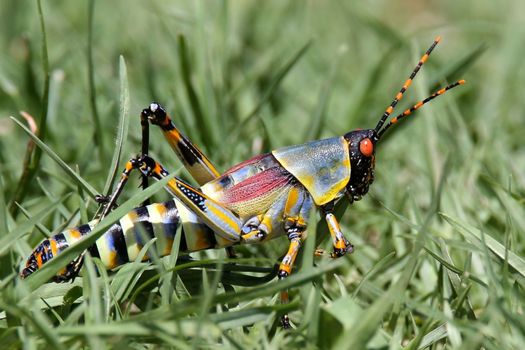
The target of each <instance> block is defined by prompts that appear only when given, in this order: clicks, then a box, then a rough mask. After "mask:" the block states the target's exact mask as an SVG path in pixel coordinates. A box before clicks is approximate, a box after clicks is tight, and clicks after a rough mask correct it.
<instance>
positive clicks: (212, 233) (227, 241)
mask: <svg viewBox="0 0 525 350" xmlns="http://www.w3.org/2000/svg"><path fill="white" fill-rule="evenodd" d="M439 40H440V39H439V37H437V38H436V39H435V41H434V42H433V44H432V45H431V46H430V48H429V49H428V50H427V51H426V53H425V54H424V55H423V57H422V58H421V60H420V61H419V63H418V64H417V66H416V67H415V69H414V70H413V71H412V74H411V75H410V78H409V79H408V80H407V81H406V82H405V84H404V85H403V87H402V88H401V90H400V91H399V93H398V94H397V95H396V97H395V99H394V100H393V101H392V103H391V104H390V106H389V107H388V108H387V109H386V111H385V112H384V114H383V116H382V117H381V119H380V120H379V122H378V124H377V126H376V127H375V128H374V129H369V130H355V131H351V132H349V133H347V134H345V135H344V136H340V137H333V138H329V139H324V140H319V141H311V142H308V143H306V144H303V145H298V146H290V147H284V148H279V149H277V150H274V151H272V152H271V153H267V154H262V155H259V156H256V157H254V158H252V159H249V160H247V161H245V162H242V163H240V164H238V165H236V166H234V167H233V168H231V169H229V170H228V171H226V172H225V173H224V174H222V175H221V174H220V173H219V172H218V171H217V169H216V168H215V167H214V166H213V164H212V163H211V162H210V161H209V159H208V158H207V157H206V156H205V155H204V154H203V153H202V152H201V151H200V150H199V148H198V147H197V146H196V145H194V144H193V143H192V142H191V141H190V140H189V139H188V138H187V137H185V136H184V135H183V134H182V133H181V132H180V131H179V130H178V129H177V128H176V127H175V125H174V124H173V122H172V121H171V119H170V117H169V116H168V115H167V114H166V112H165V110H164V108H162V107H161V106H160V105H159V104H157V103H151V104H150V106H149V107H148V108H146V109H144V110H143V111H142V114H141V120H142V126H143V139H145V140H146V141H145V144H146V145H144V143H143V152H142V155H141V156H138V157H136V158H133V159H131V160H130V161H128V162H127V164H126V167H125V170H124V172H123V173H122V176H121V179H120V181H119V183H118V185H117V187H116V189H115V191H114V192H113V194H112V195H111V196H110V197H109V198H108V199H107V203H106V206H105V208H104V211H103V213H102V215H101V217H104V216H106V215H107V214H108V213H109V211H110V210H111V209H112V208H113V207H114V205H115V203H116V200H117V198H118V196H119V195H120V193H121V191H122V189H123V187H124V185H125V183H126V182H127V179H128V177H129V175H130V173H131V172H132V171H133V170H135V169H137V170H139V171H140V172H141V173H142V176H143V177H144V178H146V177H153V178H155V179H157V180H159V179H162V178H163V177H166V176H167V175H168V172H167V171H166V170H165V169H164V168H163V167H162V166H161V165H160V164H159V163H157V162H156V161H155V160H154V159H152V158H151V157H149V156H148V155H147V143H148V139H149V137H148V135H149V133H148V122H150V123H152V124H154V125H158V126H160V128H161V129H162V132H163V133H164V136H165V137H166V139H167V141H168V142H169V143H170V145H171V147H172V148H173V149H174V151H175V153H176V154H177V156H178V157H179V158H180V159H181V161H182V162H183V163H184V165H185V167H186V168H187V169H188V171H189V173H190V174H191V175H192V176H193V178H194V179H195V180H196V181H197V183H198V184H199V185H200V186H201V187H200V188H197V187H194V186H191V185H189V184H187V183H186V182H184V181H182V180H180V179H178V178H174V179H172V180H170V181H169V182H168V183H167V190H168V191H169V192H170V193H171V194H172V195H173V196H174V198H173V200H170V201H168V202H165V203H155V204H150V205H146V206H142V207H139V208H136V209H134V210H132V211H131V212H130V213H128V214H127V215H125V216H124V217H123V218H121V219H120V220H119V221H118V222H116V223H115V224H114V225H113V226H112V227H111V228H110V229H109V230H108V231H107V232H106V233H105V234H104V235H103V236H102V237H101V238H100V239H99V240H97V242H96V244H95V245H93V246H92V247H91V248H90V249H89V252H90V253H91V255H92V256H95V257H99V258H100V259H101V260H102V262H103V263H104V265H105V266H106V267H107V268H108V269H113V268H115V267H117V266H119V265H122V264H125V263H127V262H129V261H133V260H135V259H136V258H137V256H138V254H139V252H140V250H141V249H142V247H143V245H144V244H145V242H144V239H143V237H144V234H143V233H146V234H147V235H148V236H149V237H150V238H153V237H155V238H156V239H157V241H156V249H157V250H158V253H159V254H160V255H163V256H164V255H168V254H170V252H171V247H172V243H173V240H174V236H175V234H176V232H177V228H178V226H179V225H182V230H181V231H180V232H181V240H180V249H181V251H184V252H195V251H198V250H202V249H210V248H227V247H232V246H234V245H236V244H251V243H258V242H264V241H266V240H270V239H273V238H276V237H280V236H283V235H286V236H287V237H288V239H289V241H290V244H289V248H288V252H287V253H286V255H285V257H284V258H283V260H282V262H281V264H280V266H279V271H278V277H279V279H283V278H286V277H287V276H289V275H290V273H291V271H292V266H293V264H294V261H295V259H296V257H297V254H298V252H299V249H300V247H301V243H302V240H303V238H304V236H305V231H306V229H307V223H308V222H309V218H308V216H309V214H310V211H311V208H312V206H313V205H315V206H316V207H318V208H319V209H320V210H321V212H322V215H323V216H324V218H325V220H326V223H327V225H328V228H329V231H330V235H331V237H332V242H333V252H332V254H331V256H332V257H341V256H343V255H345V254H346V253H351V252H352V251H353V245H352V244H351V243H350V242H349V241H348V240H347V239H346V238H345V237H344V235H343V233H342V232H341V229H340V227H339V224H338V221H337V219H336V217H335V216H334V214H333V212H332V211H333V208H334V204H335V203H336V202H337V201H339V200H340V199H341V198H342V197H343V196H344V195H346V197H347V198H348V200H349V201H350V202H351V203H352V202H354V201H357V200H359V199H361V197H362V196H363V195H365V194H366V193H367V192H368V188H369V186H370V184H371V183H372V182H373V180H374V165H375V164H374V163H375V156H374V153H375V146H376V144H377V143H378V141H379V140H380V139H381V136H382V135H383V134H384V133H385V132H386V130H388V129H389V128H390V127H391V126H392V125H393V124H395V123H396V122H397V121H398V120H400V119H402V118H404V117H406V116H408V115H410V114H411V113H412V112H413V111H415V110H417V109H418V108H420V107H421V106H423V105H424V104H425V103H427V102H429V101H430V100H432V99H434V98H435V97H437V96H439V95H441V94H443V93H444V92H445V91H447V90H449V89H452V88H453V87H455V86H458V85H460V84H463V83H464V81H463V80H460V81H458V82H456V83H454V84H451V85H449V86H447V87H445V88H443V89H441V90H439V91H437V92H436V93H434V94H432V95H431V96H429V97H427V98H426V99H424V100H422V101H420V102H418V103H417V104H415V105H414V106H413V107H412V108H410V109H407V110H405V111H404V112H403V113H401V114H400V115H398V116H397V117H395V118H392V119H391V120H390V122H389V123H388V124H386V126H384V127H383V125H384V124H385V122H386V121H387V119H388V117H389V116H390V115H391V113H392V112H393V110H394V107H395V106H396V104H397V103H398V102H399V100H401V98H402V97H403V94H404V92H405V91H406V89H407V88H408V87H409V86H410V84H411V83H412V79H413V78H414V77H415V76H416V74H417V72H418V71H419V70H420V68H421V66H422V65H423V63H424V62H425V61H426V60H427V58H428V56H429V55H430V53H431V52H432V50H433V49H434V47H435V46H436V45H437V43H438V42H439ZM143 142H144V140H143ZM96 222H98V220H97V221H94V222H91V223H88V224H85V225H81V226H78V227H75V228H72V229H68V230H66V231H64V232H62V233H60V234H58V235H55V236H53V237H50V238H48V239H45V240H44V241H43V242H42V243H40V245H39V246H38V247H37V248H36V249H35V250H34V252H33V253H32V254H31V255H30V256H29V258H28V260H27V263H26V266H25V268H24V269H23V270H22V272H21V273H20V275H21V277H22V278H25V277H27V276H29V275H30V274H32V273H33V272H35V271H36V270H38V269H39V268H40V267H41V266H42V265H43V264H44V263H45V262H47V261H48V260H50V259H52V258H53V257H54V256H56V255H57V254H60V252H61V251H63V250H64V249H66V248H67V247H69V246H70V245H72V244H73V243H75V242H77V241H78V240H80V239H82V237H83V236H85V235H87V234H89V232H90V231H91V230H92V229H93V227H94V226H95V225H96ZM81 262H82V257H79V258H78V259H77V260H75V261H73V262H71V263H70V264H68V265H67V266H66V267H65V268H63V269H62V270H61V271H59V272H58V273H57V275H56V276H55V277H54V279H53V280H54V281H56V282H64V281H68V280H71V279H72V278H74V277H75V276H76V275H77V274H78V272H79V269H80V267H81ZM281 299H282V301H283V302H287V299H288V295H287V293H286V292H283V293H282V295H281ZM282 322H283V325H284V326H288V325H289V324H288V318H287V316H284V318H283V319H282Z"/></svg>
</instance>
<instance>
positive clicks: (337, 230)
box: [323, 207, 354, 258]
mask: <svg viewBox="0 0 525 350" xmlns="http://www.w3.org/2000/svg"><path fill="white" fill-rule="evenodd" d="M323 212H324V215H325V220H326V224H327V225H328V230H329V231H330V236H331V237H332V244H333V246H334V250H333V251H332V253H331V255H330V256H331V257H332V258H339V257H342V256H344V255H345V254H347V253H352V252H353V251H354V246H353V244H352V243H350V241H349V240H348V239H346V237H345V236H344V234H343V231H341V227H340V226H339V222H338V221H337V218H336V217H335V215H334V214H333V213H332V208H331V207H324V208H323Z"/></svg>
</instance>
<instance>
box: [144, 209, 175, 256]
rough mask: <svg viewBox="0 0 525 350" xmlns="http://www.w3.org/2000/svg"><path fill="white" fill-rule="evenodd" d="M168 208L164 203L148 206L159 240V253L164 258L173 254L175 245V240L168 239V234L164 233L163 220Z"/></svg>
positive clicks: (157, 242)
mask: <svg viewBox="0 0 525 350" xmlns="http://www.w3.org/2000/svg"><path fill="white" fill-rule="evenodd" d="M166 212H167V209H166V206H165V205H164V204H162V203H153V204H151V205H148V214H149V221H150V222H151V225H152V227H153V234H154V235H155V237H156V238H157V241H156V245H157V252H158V253H159V254H161V255H162V256H165V255H169V254H170V253H171V246H172V245H173V239H171V242H169V241H170V239H168V237H167V234H168V232H164V227H163V219H164V216H165V215H166Z"/></svg>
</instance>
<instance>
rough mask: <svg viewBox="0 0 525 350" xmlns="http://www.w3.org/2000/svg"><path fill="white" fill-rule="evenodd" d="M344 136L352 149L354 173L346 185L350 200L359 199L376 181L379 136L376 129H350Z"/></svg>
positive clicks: (351, 156)
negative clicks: (375, 169)
mask: <svg viewBox="0 0 525 350" xmlns="http://www.w3.org/2000/svg"><path fill="white" fill-rule="evenodd" d="M344 138H345V139H346V141H347V142H348V149H349V151H350V166H351V169H352V173H351V175H350V181H349V182H348V184H347V185H346V192H347V195H348V198H349V199H350V201H358V200H360V199H361V197H363V196H364V195H365V194H366V193H367V192H368V188H369V187H370V185H371V184H372V182H374V166H375V155H374V153H375V144H376V142H377V141H378V140H379V136H378V134H377V132H376V131H375V130H374V129H369V130H359V129H358V130H354V131H350V132H349V133H347V134H346V135H344Z"/></svg>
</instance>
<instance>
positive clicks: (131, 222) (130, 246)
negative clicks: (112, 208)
mask: <svg viewBox="0 0 525 350" xmlns="http://www.w3.org/2000/svg"><path fill="white" fill-rule="evenodd" d="M136 221H137V213H135V212H134V211H132V212H129V213H127V214H126V215H124V216H123V217H122V218H121V219H120V226H121V227H122V232H123V233H124V239H125V241H126V250H127V251H128V258H129V261H135V259H136V258H137V256H138V255H139V252H140V250H141V249H142V245H140V244H138V242H137V239H136V237H135V225H136Z"/></svg>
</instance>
